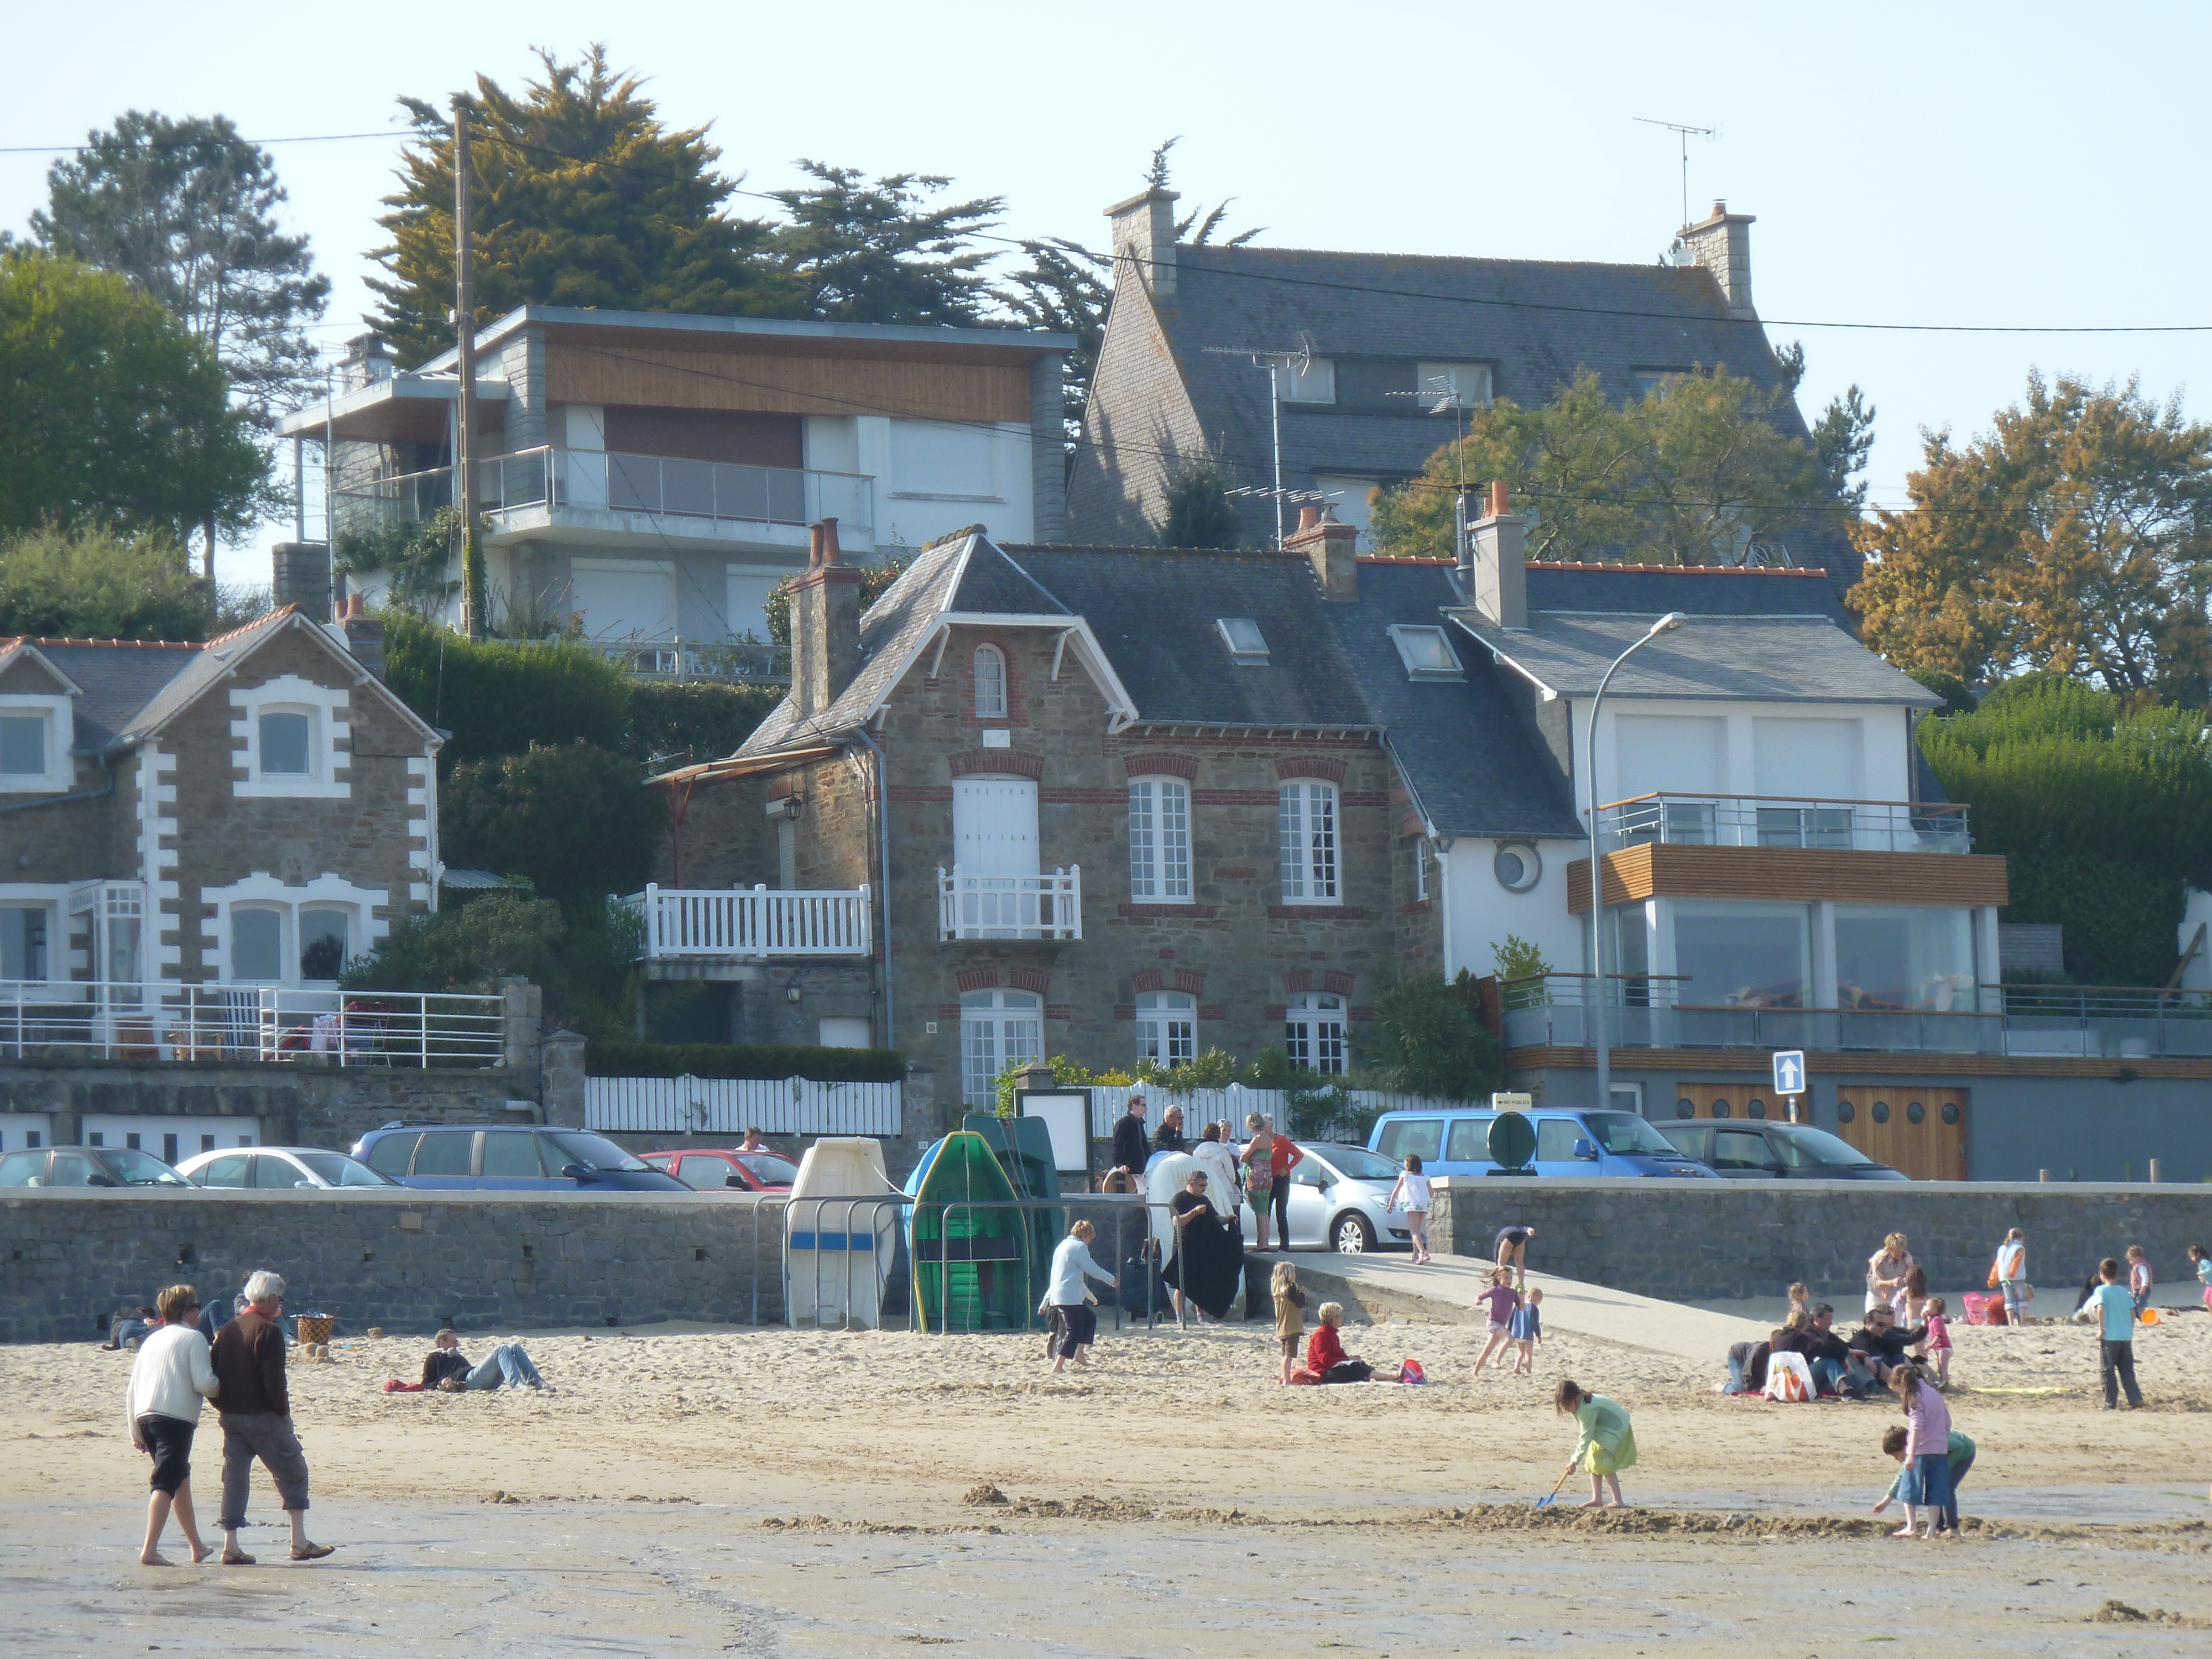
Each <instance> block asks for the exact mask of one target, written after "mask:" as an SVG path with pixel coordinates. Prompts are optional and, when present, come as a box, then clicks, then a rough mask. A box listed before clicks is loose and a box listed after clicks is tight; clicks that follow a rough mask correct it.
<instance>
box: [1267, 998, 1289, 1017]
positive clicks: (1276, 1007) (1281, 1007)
mask: <svg viewBox="0 0 2212 1659" xmlns="http://www.w3.org/2000/svg"><path fill="white" fill-rule="evenodd" d="M1290 1013H1291V1009H1290V1005H1289V1004H1288V1003H1284V1002H1271V1003H1269V1004H1268V1005H1267V1006H1266V1007H1265V1008H1262V1009H1261V1011H1260V1017H1261V1018H1262V1019H1272V1020H1283V1019H1287V1018H1290Z"/></svg>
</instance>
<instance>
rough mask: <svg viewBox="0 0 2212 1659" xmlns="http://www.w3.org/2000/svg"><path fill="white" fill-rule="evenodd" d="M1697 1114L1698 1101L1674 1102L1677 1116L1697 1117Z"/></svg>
mask: <svg viewBox="0 0 2212 1659" xmlns="http://www.w3.org/2000/svg"><path fill="white" fill-rule="evenodd" d="M1674 1115H1675V1116H1676V1117H1695V1116H1697V1115H1698V1103H1697V1102H1695V1101H1694V1100H1678V1101H1676V1102H1675V1103H1674Z"/></svg>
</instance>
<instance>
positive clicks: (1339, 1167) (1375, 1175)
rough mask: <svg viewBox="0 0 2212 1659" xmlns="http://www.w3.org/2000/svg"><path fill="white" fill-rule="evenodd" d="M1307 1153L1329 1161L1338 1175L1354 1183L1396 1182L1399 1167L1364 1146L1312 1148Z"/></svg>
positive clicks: (1308, 1148)
mask: <svg viewBox="0 0 2212 1659" xmlns="http://www.w3.org/2000/svg"><path fill="white" fill-rule="evenodd" d="M1306 1151H1308V1152H1312V1153H1315V1154H1316V1155H1317V1156H1319V1157H1321V1158H1325V1159H1327V1160H1328V1162H1329V1163H1330V1164H1333V1165H1334V1166H1335V1169H1336V1172H1337V1174H1339V1175H1340V1176H1349V1177H1350V1178H1351V1179H1352V1180H1354V1181H1395V1180H1396V1179H1397V1178H1398V1166H1397V1165H1396V1164H1393V1163H1392V1162H1391V1161H1390V1160H1389V1158H1384V1157H1383V1155H1382V1154H1381V1153H1379V1152H1369V1151H1368V1150H1367V1149H1366V1148H1365V1147H1364V1146H1334V1145H1328V1146H1319V1145H1316V1146H1308V1147H1307V1148H1306Z"/></svg>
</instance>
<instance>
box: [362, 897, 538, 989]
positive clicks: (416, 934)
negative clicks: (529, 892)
mask: <svg viewBox="0 0 2212 1659" xmlns="http://www.w3.org/2000/svg"><path fill="white" fill-rule="evenodd" d="M567 931H568V929H567V926H566V924H565V923H564V922H563V921H562V918H561V908H560V906H558V905H556V904H555V903H553V902H551V901H550V900H549V899H541V898H531V897H527V896H524V895H522V894H519V893H486V894H484V895H483V896H482V897H481V898H475V899H471V900H470V901H469V902H467V903H466V904H464V905H459V906H455V907H450V908H447V909H443V910H441V911H439V912H437V913H436V914H435V915H419V916H410V917H409V918H408V919H407V920H406V921H403V922H401V923H400V924H399V925H398V927H394V928H393V929H392V931H391V932H390V933H386V935H385V936H384V937H383V938H382V939H379V940H378V941H377V944H376V948H375V949H374V950H373V951H369V952H368V954H367V955H365V956H359V957H355V958H354V959H353V961H352V962H351V963H349V964H347V967H346V970H345V972H344V974H343V975H342V976H341V977H340V979H339V981H338V982H339V983H340V984H341V985H343V986H344V987H345V988H346V989H348V990H349V991H456V992H479V993H483V992H489V991H491V990H493V989H495V988H496V987H497V986H498V984H499V981H501V979H502V978H504V977H505V976H506V975H509V974H520V975H522V977H524V978H525V979H527V980H529V981H532V983H534V984H537V985H540V986H544V985H546V984H548V983H549V981H550V982H551V983H553V984H556V985H557V984H558V983H559V982H560V981H561V979H562V975H561V971H560V960H559V955H558V952H559V949H560V945H561V943H562V936H563V935H564V934H565V933H567Z"/></svg>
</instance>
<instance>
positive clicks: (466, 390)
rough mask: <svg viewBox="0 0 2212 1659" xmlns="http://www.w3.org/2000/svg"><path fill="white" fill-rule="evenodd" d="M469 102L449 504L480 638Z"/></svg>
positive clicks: (458, 221) (456, 98)
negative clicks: (456, 513)
mask: <svg viewBox="0 0 2212 1659" xmlns="http://www.w3.org/2000/svg"><path fill="white" fill-rule="evenodd" d="M468 115H469V100H468V97H467V94H464V93H458V92H457V93H455V94H453V346H454V368H456V370H457V371H458V372H459V375H460V380H461V396H460V407H459V410H457V411H456V412H455V415H454V420H453V504H454V506H456V507H459V509H460V513H461V632H462V633H463V634H464V635H466V636H467V637H468V638H470V639H472V640H480V639H482V638H483V633H484V614H483V607H484V571H483V549H482V548H481V547H479V546H477V325H476V301H475V298H474V295H473V294H472V293H471V288H472V284H471V274H472V273H471V270H470V267H471V264H472V263H473V257H472V251H471V248H470V246H469V240H470V239H469V119H468Z"/></svg>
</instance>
